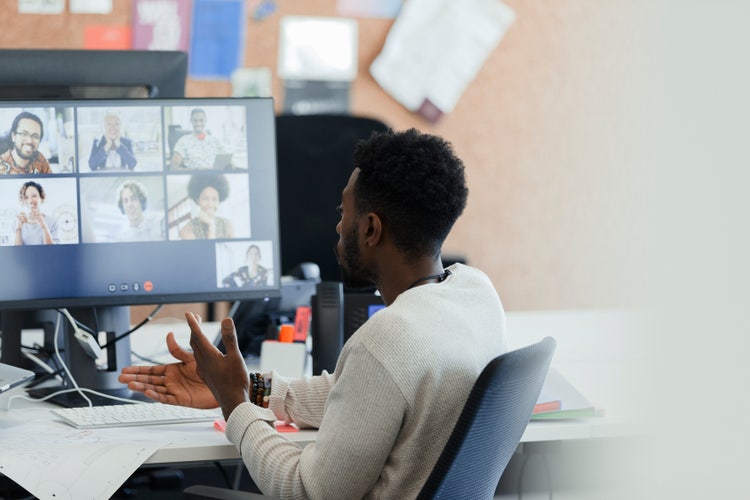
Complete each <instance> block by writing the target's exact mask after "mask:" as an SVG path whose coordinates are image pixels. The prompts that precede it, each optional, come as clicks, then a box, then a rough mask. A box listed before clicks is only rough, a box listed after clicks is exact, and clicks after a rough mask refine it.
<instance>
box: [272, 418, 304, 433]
mask: <svg viewBox="0 0 750 500" xmlns="http://www.w3.org/2000/svg"><path fill="white" fill-rule="evenodd" d="M274 427H276V432H297V431H298V430H299V427H297V426H296V425H294V424H285V423H284V422H283V421H282V420H279V421H278V422H276V424H275V425H274Z"/></svg>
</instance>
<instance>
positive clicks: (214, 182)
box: [180, 175, 234, 240]
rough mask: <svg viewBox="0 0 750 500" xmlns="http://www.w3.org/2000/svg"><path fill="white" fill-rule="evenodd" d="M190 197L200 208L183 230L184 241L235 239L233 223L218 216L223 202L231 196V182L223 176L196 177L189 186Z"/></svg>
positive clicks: (181, 236) (181, 232)
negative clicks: (217, 213) (196, 215)
mask: <svg viewBox="0 0 750 500" xmlns="http://www.w3.org/2000/svg"><path fill="white" fill-rule="evenodd" d="M187 192H188V197H189V198H190V199H191V200H193V201H194V202H195V204H196V205H197V206H198V209H199V212H198V217H193V218H192V219H190V220H189V221H188V222H187V224H185V225H184V226H183V227H182V229H180V238H182V239H183V240H214V239H217V238H218V239H222V238H234V226H233V225H232V221H230V220H229V219H226V218H224V217H220V216H218V215H216V212H217V211H218V210H219V206H220V205H221V202H223V201H224V200H226V199H227V197H228V196H229V182H228V181H227V178H226V177H225V176H223V175H194V176H192V177H191V178H190V180H189V181H188V185H187Z"/></svg>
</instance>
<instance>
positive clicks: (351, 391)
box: [120, 129, 506, 499]
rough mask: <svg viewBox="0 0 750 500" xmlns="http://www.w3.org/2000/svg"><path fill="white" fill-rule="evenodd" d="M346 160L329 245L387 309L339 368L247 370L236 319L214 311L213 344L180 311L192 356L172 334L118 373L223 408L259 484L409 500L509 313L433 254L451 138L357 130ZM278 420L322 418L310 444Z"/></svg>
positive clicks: (182, 400)
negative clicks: (164, 347)
mask: <svg viewBox="0 0 750 500" xmlns="http://www.w3.org/2000/svg"><path fill="white" fill-rule="evenodd" d="M354 160H355V162H354V163H355V168H354V171H353V172H352V175H351V177H350V179H349V182H348V184H347V185H346V187H345V188H344V190H343V193H342V199H341V205H340V207H339V209H340V212H341V219H340V221H339V223H338V225H337V226H336V231H337V233H338V234H339V241H338V243H337V245H336V253H337V256H338V260H339V264H340V266H341V269H342V274H343V276H344V281H345V283H346V284H347V285H350V286H354V285H358V284H362V283H370V284H375V286H377V288H378V290H379V291H380V293H381V295H382V297H383V301H384V303H385V304H386V306H387V307H385V308H384V309H382V310H380V311H378V312H377V313H375V314H374V315H373V316H372V317H371V318H370V319H369V320H368V321H367V322H365V324H364V325H362V327H360V328H359V330H357V331H356V332H355V333H354V335H352V337H350V339H349V340H348V341H347V343H346V344H345V346H344V348H343V350H342V351H341V354H340V356H339V358H338V361H337V364H336V368H335V370H334V373H332V374H328V373H327V372H323V373H322V374H321V375H318V376H314V377H310V378H306V379H302V380H288V379H285V378H283V377H280V376H278V375H276V374H275V373H273V372H272V374H271V375H265V376H264V375H260V374H253V373H251V374H250V377H249V378H250V380H248V377H247V376H245V363H244V360H243V358H242V355H241V354H240V351H239V349H238V348H237V337H236V335H235V332H234V325H233V323H232V320H231V319H228V318H227V319H224V321H222V325H221V331H222V340H223V342H224V345H225V346H226V348H227V354H226V355H222V354H221V352H219V350H218V349H216V348H215V347H214V346H213V345H212V343H211V341H210V340H209V339H208V338H207V337H205V336H204V335H203V334H202V332H201V330H200V322H199V318H197V317H196V316H194V315H193V314H191V313H188V314H187V315H186V316H187V321H188V324H189V326H190V329H191V332H192V333H191V341H190V345H191V346H192V348H193V352H194V354H191V353H189V352H188V351H186V350H184V349H182V348H180V347H179V346H178V345H177V344H176V342H175V340H174V336H173V334H171V333H170V334H169V335H168V336H167V343H168V346H169V349H170V352H171V353H172V354H173V355H174V356H175V357H176V358H177V359H179V360H180V361H181V363H177V364H172V365H166V366H160V367H129V368H126V369H124V370H123V374H122V375H121V376H120V380H121V381H122V382H127V383H128V385H129V387H130V388H131V389H133V390H136V391H141V392H145V394H146V395H147V396H149V397H151V398H153V399H156V400H158V401H162V402H166V403H172V404H184V405H189V406H195V407H214V406H216V405H217V404H218V405H219V406H221V408H222V411H223V413H224V417H225V418H226V420H227V428H226V436H227V438H228V439H229V440H230V441H231V442H232V443H234V444H235V446H236V447H237V449H238V450H239V451H240V454H241V456H242V458H243V461H244V463H245V465H246V466H247V468H248V469H249V471H250V475H251V476H252V478H253V480H254V481H255V483H256V484H257V485H258V487H259V488H260V490H261V491H263V492H264V493H265V494H267V495H272V496H276V497H280V498H288V497H295V498H324V499H333V498H347V499H348V498H406V499H408V498H415V497H416V496H417V494H418V493H419V491H420V489H421V488H422V486H423V484H424V482H425V481H426V479H427V477H428V475H429V473H430V471H431V470H432V468H433V467H434V465H435V463H436V461H437V458H438V456H439V454H440V452H441V451H442V449H443V447H444V446H445V443H446V441H447V439H448V436H449V435H450V433H451V431H452V429H453V427H454V425H455V423H456V421H457V419H458V417H459V415H460V413H461V410H462V408H463V405H464V403H465V402H466V398H467V396H468V394H469V391H470V390H471V388H472V386H473V384H474V382H475V381H476V379H477V377H478V375H479V373H480V372H481V370H482V369H483V368H484V367H485V366H486V365H487V363H488V362H489V361H490V360H492V359H493V358H495V357H496V356H498V355H500V354H501V353H503V352H505V348H506V342H505V331H504V330H505V316H504V312H503V309H502V305H501V303H500V300H499V298H498V296H497V293H496V292H495V290H494V288H493V287H492V284H491V283H490V281H489V279H488V278H487V276H485V275H484V274H483V273H482V272H480V271H478V270H476V269H473V268H470V267H468V266H464V265H461V264H455V265H453V266H451V267H450V268H448V269H445V270H444V269H443V266H442V262H441V258H440V249H441V246H442V243H443V241H444V239H445V237H446V236H447V234H448V232H449V231H450V229H451V227H452V226H453V223H454V222H455V220H456V219H457V217H458V216H459V215H460V214H461V212H462V211H463V209H464V206H465V204H466V197H467V192H468V191H467V189H466V183H465V179H464V167H463V164H462V162H461V161H460V160H459V159H458V158H457V157H456V156H455V154H454V152H453V150H452V148H451V146H450V145H449V144H448V143H447V142H445V141H443V140H442V139H440V138H438V137H435V136H432V135H427V134H421V133H419V132H417V131H416V130H414V129H411V130H408V131H406V132H397V133H396V132H390V131H389V132H385V133H380V134H373V135H372V136H371V137H370V139H368V140H366V141H363V142H360V143H359V144H358V145H357V147H356V149H355V155H354ZM269 378H270V380H268V379H269ZM266 385H270V388H269V390H268V392H269V393H270V394H268V395H267V396H266V395H265V391H266V388H265V386H266ZM266 397H267V402H264V399H266ZM258 402H260V406H259V405H258V404H257V403H258ZM266 403H267V405H268V408H264V407H263V405H265V404H266ZM276 419H281V420H285V421H291V422H294V423H296V424H297V425H298V426H300V427H317V428H318V433H317V437H316V441H315V443H314V444H310V445H308V446H307V447H305V448H301V447H299V446H298V445H297V444H295V443H290V442H288V441H287V440H286V439H285V438H284V437H282V436H279V435H278V434H277V433H276V431H275V430H274V429H273V428H272V426H271V424H272V423H273V422H274V420H276Z"/></svg>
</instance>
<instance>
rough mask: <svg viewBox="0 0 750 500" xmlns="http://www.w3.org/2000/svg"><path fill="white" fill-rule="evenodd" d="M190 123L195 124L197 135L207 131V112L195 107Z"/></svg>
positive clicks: (194, 128) (191, 113)
mask: <svg viewBox="0 0 750 500" xmlns="http://www.w3.org/2000/svg"><path fill="white" fill-rule="evenodd" d="M190 124H191V125H192V126H193V132H194V133H195V135H201V134H203V133H205V131H206V112H205V111H204V110H203V109H201V108H194V109H193V110H192V111H191V112H190Z"/></svg>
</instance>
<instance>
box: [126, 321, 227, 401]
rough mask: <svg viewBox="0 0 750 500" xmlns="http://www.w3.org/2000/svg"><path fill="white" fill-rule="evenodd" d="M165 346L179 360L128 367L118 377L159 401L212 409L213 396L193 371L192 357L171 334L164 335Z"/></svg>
mask: <svg viewBox="0 0 750 500" xmlns="http://www.w3.org/2000/svg"><path fill="white" fill-rule="evenodd" d="M167 347H168V348H169V352H170V354H172V356H174V357H175V358H176V359H178V360H179V361H180V362H179V363H171V364H167V365H159V366H128V367H125V368H123V369H122V373H121V374H120V376H119V377H118V380H119V381H120V382H122V383H124V384H128V388H129V389H130V390H132V391H136V392H141V393H143V394H145V395H146V396H147V397H149V398H151V399H153V400H156V401H159V402H161V403H167V404H173V405H180V406H190V407H192V408H216V407H217V406H219V403H218V402H217V401H216V399H215V398H214V396H213V394H211V391H210V390H209V389H208V387H207V386H206V384H204V383H203V380H201V378H200V377H199V376H198V372H197V371H196V364H195V357H194V356H193V354H192V353H191V352H189V351H186V350H185V349H183V348H181V347H180V346H179V344H178V343H177V341H176V340H175V338H174V333H172V332H169V334H167Z"/></svg>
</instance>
